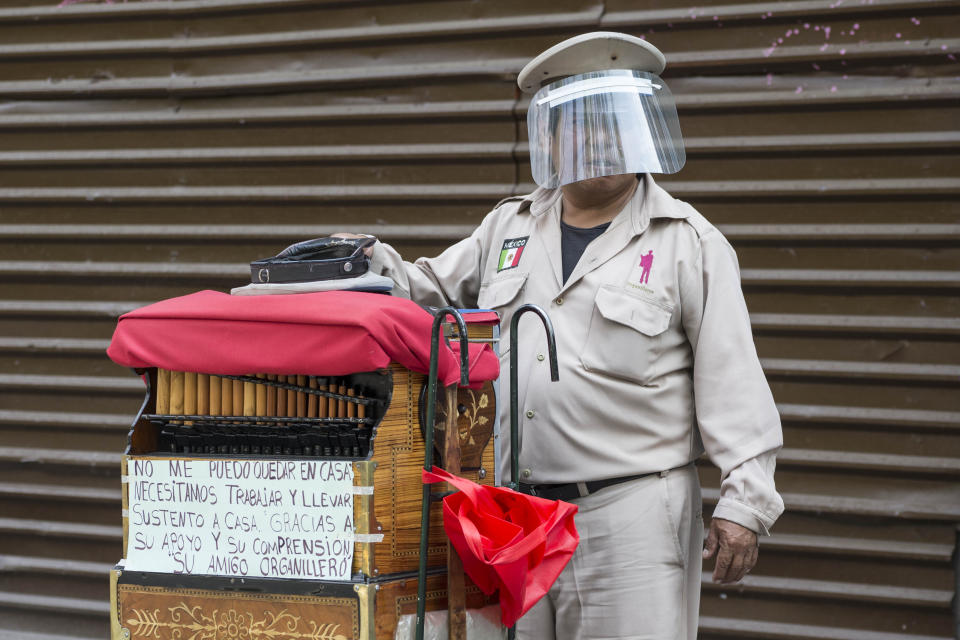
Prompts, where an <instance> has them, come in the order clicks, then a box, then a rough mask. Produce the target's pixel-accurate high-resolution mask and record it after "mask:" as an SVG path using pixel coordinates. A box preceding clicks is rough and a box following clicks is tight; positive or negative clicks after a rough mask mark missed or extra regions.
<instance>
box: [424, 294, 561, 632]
mask: <svg viewBox="0 0 960 640" xmlns="http://www.w3.org/2000/svg"><path fill="white" fill-rule="evenodd" d="M531 311H532V312H533V313H535V314H537V316H538V317H539V318H540V321H541V322H542V323H543V328H544V331H546V332H547V357H548V358H549V359H550V380H551V381H553V382H556V381H557V380H559V379H560V368H559V366H558V365H557V340H556V337H555V335H554V332H553V323H552V322H550V316H548V315H547V312H546V311H544V310H543V309H541V308H540V307H538V306H537V305H535V304H525V305H522V306H521V307H520V308H519V309H517V311H516V313H514V314H513V318H511V319H510V484H509V485H508V486H509V487H510V488H511V489H513V490H514V491H519V490H520V482H519V480H517V477H518V474H519V471H520V436H519V434H518V433H517V423H518V422H520V393H519V391H518V390H517V387H518V382H519V380H518V377H519V374H518V372H517V329H519V327H520V318H521V316H523V314H525V313H528V312H531ZM516 633H517V630H516V627H510V629H509V630H508V631H507V640H514V638H515V637H516ZM418 640H422V639H418Z"/></svg>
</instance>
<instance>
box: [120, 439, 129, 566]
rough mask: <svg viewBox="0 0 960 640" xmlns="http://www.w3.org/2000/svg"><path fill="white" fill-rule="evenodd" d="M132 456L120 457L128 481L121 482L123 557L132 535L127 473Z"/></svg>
mask: <svg viewBox="0 0 960 640" xmlns="http://www.w3.org/2000/svg"><path fill="white" fill-rule="evenodd" d="M129 459H130V456H128V455H126V454H124V455H123V456H121V457H120V477H121V478H124V479H126V480H127V482H121V483H120V509H121V511H120V513H121V514H122V515H121V519H122V522H123V550H122V551H121V554H122V555H121V557H122V558H126V557H127V539H128V538H129V537H130V515H129V514H130V482H129V480H130V476H128V475H127V467H128V465H127V461H128V460H129Z"/></svg>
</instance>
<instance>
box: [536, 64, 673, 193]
mask: <svg viewBox="0 0 960 640" xmlns="http://www.w3.org/2000/svg"><path fill="white" fill-rule="evenodd" d="M527 131H528V137H529V139H530V166H531V169H532V170H533V179H534V181H536V183H537V184H538V185H540V186H541V187H545V188H547V189H555V188H557V187H560V186H562V185H565V184H570V183H571V182H579V181H580V180H588V179H590V178H599V177H602V176H613V175H619V174H624V173H676V172H677V171H679V170H680V169H681V168H683V165H684V162H686V153H685V152H684V149H683V138H682V137H681V135H680V125H679V123H678V122H677V108H676V105H675V104H674V101H673V95H672V94H671V93H670V90H669V89H667V85H666V84H664V82H663V80H662V79H660V78H659V77H658V76H655V75H653V74H652V73H647V72H644V71H631V70H619V69H618V70H610V71H594V72H590V73H583V74H580V75H576V76H570V77H568V78H564V79H563V80H558V81H557V82H553V83H551V84H548V85H546V86H545V87H543V88H541V89H540V90H539V91H538V92H537V93H536V94H535V95H534V96H533V99H532V100H531V102H530V108H529V110H528V111H527Z"/></svg>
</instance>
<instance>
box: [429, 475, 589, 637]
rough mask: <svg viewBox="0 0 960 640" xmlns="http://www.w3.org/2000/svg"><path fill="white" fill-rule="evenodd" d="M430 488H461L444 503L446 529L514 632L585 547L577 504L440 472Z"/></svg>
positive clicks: (468, 568) (465, 565)
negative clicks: (579, 548) (497, 594)
mask: <svg viewBox="0 0 960 640" xmlns="http://www.w3.org/2000/svg"><path fill="white" fill-rule="evenodd" d="M423 481H424V482H425V483H428V484H429V483H433V482H449V483H450V484H452V485H453V486H454V487H456V488H457V489H459V491H457V492H456V493H454V494H451V495H449V496H447V497H446V498H444V499H443V528H444V530H445V531H446V532H447V537H448V538H450V542H451V544H453V547H454V548H455V549H456V550H457V553H458V554H459V555H460V559H461V560H462V561H463V569H464V571H465V572H466V574H467V575H468V576H470V579H471V580H473V582H474V583H475V584H476V585H477V586H478V587H480V590H481V591H483V592H484V593H485V594H487V595H491V594H492V593H493V592H494V591H497V590H499V591H500V610H501V618H500V619H501V622H503V624H504V625H505V626H508V627H511V626H513V624H514V623H515V622H516V621H517V620H518V619H519V618H520V617H521V616H522V615H523V614H525V613H526V612H527V611H529V610H530V608H531V607H532V606H533V605H535V604H536V603H537V601H538V600H540V598H542V597H543V596H544V595H545V594H546V593H547V591H549V590H550V587H551V586H552V585H553V583H554V581H555V580H556V579H557V576H559V575H560V572H561V571H563V568H564V567H565V566H566V565H567V562H569V561H570V558H571V556H573V551H574V550H575V549H576V548H577V543H579V542H580V536H579V535H578V534H577V528H576V526H575V525H574V522H573V516H574V514H575V513H576V512H577V507H576V505H573V504H570V503H569V502H561V501H559V500H545V499H544V498H536V497H534V496H528V495H525V494H522V493H518V492H516V491H513V490H512V489H507V488H506V487H488V486H484V485H479V484H476V483H475V482H471V481H470V480H467V479H465V478H460V477H458V476H454V475H451V474H449V473H447V472H446V471H444V470H443V469H439V468H436V467H435V468H434V471H433V472H432V473H431V472H429V471H426V470H424V471H423Z"/></svg>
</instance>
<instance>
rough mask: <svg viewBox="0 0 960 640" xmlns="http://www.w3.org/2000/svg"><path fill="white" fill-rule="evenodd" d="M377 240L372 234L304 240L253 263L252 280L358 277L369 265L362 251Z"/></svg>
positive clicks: (279, 280)
mask: <svg viewBox="0 0 960 640" xmlns="http://www.w3.org/2000/svg"><path fill="white" fill-rule="evenodd" d="M376 241H377V239H376V238H374V237H373V236H369V237H365V238H329V237H328V238H314V239H313V240H304V241H303V242H298V243H296V244H292V245H290V246H289V247H287V248H286V249H284V250H283V251H281V252H280V253H278V254H277V255H275V256H274V257H272V258H265V259H263V260H257V261H255V262H251V263H250V281H251V282H253V283H255V284H261V283H268V282H273V283H287V282H316V281H318V280H339V279H343V278H355V277H357V276H360V275H363V274H364V273H366V272H367V270H368V269H369V268H370V260H369V259H368V258H367V256H366V255H364V253H363V250H364V249H365V248H366V247H369V246H370V245H372V244H373V243H374V242H376Z"/></svg>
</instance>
